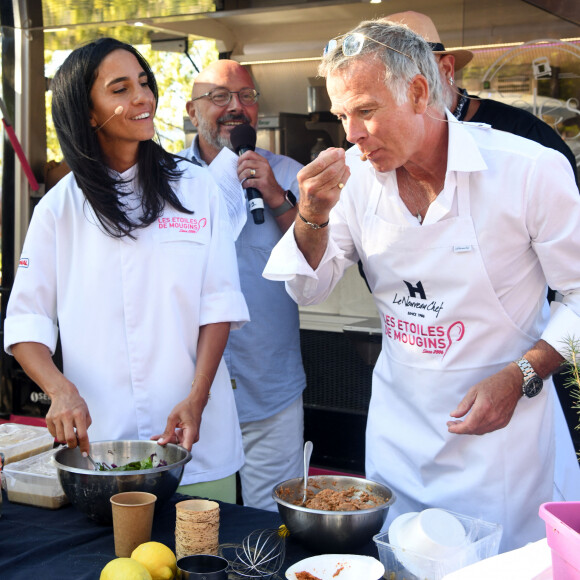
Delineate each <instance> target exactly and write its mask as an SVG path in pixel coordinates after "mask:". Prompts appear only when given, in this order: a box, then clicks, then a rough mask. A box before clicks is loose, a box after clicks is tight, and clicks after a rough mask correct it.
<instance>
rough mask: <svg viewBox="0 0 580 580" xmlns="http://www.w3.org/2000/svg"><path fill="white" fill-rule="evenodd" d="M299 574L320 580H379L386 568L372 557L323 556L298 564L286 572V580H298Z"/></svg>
mask: <svg viewBox="0 0 580 580" xmlns="http://www.w3.org/2000/svg"><path fill="white" fill-rule="evenodd" d="M298 572H309V573H310V574H312V575H313V576H317V577H318V578H320V580H337V579H340V580H362V579H363V578H364V580H379V578H382V577H383V574H384V573H385V567H384V566H383V565H382V564H381V562H379V561H378V560H377V559H376V558H372V557H371V556H358V555H356V554H323V555H321V556H313V557H312V558H306V559H305V560H301V561H300V562H296V564H294V565H292V566H290V568H288V570H286V578H287V579H288V580H296V574H298Z"/></svg>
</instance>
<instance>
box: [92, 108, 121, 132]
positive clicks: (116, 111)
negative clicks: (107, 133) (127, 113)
mask: <svg viewBox="0 0 580 580" xmlns="http://www.w3.org/2000/svg"><path fill="white" fill-rule="evenodd" d="M122 112H123V105H119V106H118V107H117V108H116V109H115V112H114V113H113V114H112V115H111V116H110V117H109V118H108V119H107V120H106V121H105V122H104V123H103V124H102V125H101V126H100V127H97V128H96V130H95V132H96V131H100V130H101V129H102V128H103V127H104V126H105V125H106V124H107V123H108V122H109V121H110V120H111V119H112V118H113V117H116V116H117V115H120V114H121V113H122Z"/></svg>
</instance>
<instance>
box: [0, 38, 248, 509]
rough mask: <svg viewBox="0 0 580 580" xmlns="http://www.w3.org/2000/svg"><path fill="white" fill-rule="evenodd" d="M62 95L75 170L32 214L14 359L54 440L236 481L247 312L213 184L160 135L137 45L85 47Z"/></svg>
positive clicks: (13, 334) (106, 42) (58, 83)
mask: <svg viewBox="0 0 580 580" xmlns="http://www.w3.org/2000/svg"><path fill="white" fill-rule="evenodd" d="M52 91H53V106H52V108H53V119H54V123H55V127H56V131H57V135H58V138H59V141H60V144H61V147H62V150H63V153H64V158H65V161H66V163H67V164H68V165H69V167H70V168H71V170H72V172H71V173H70V174H68V175H67V176H66V177H64V178H63V179H62V180H61V181H60V182H59V183H58V184H57V185H56V186H55V187H54V188H53V189H51V190H50V191H49V192H48V193H47V194H46V196H45V197H44V198H43V199H42V200H41V201H40V202H39V204H38V205H37V207H36V209H35V211H34V215H33V217H32V220H31V223H30V227H29V230H28V233H27V236H26V241H25V243H24V247H23V251H22V257H21V260H20V267H19V269H18V273H17V276H16V279H15V283H14V288H13V291H12V294H11V297H10V302H9V305H8V311H7V317H6V323H5V333H4V334H5V348H6V350H7V352H9V353H11V354H13V355H14V356H15V358H16V359H17V360H18V362H19V363H20V364H21V365H22V367H23V369H24V370H25V371H26V373H27V374H28V375H29V376H30V377H31V378H32V380H34V381H35V382H36V383H37V384H38V385H39V386H40V388H41V389H42V390H43V391H44V392H45V393H46V394H47V395H48V396H49V397H50V399H51V406H50V409H49V411H48V414H47V416H46V422H47V425H48V428H49V429H50V431H51V433H52V434H53V435H54V436H55V437H56V439H57V440H58V441H66V442H67V444H68V445H69V446H70V447H75V446H76V445H77V441H78V444H79V446H80V449H81V451H82V452H84V453H86V452H88V451H89V436H90V439H91V440H93V441H96V440H107V439H156V440H158V441H159V443H162V444H163V443H168V442H177V443H180V444H181V445H183V446H184V447H186V448H188V449H191V450H192V456H193V459H192V461H191V462H190V463H189V464H188V465H187V466H186V470H185V473H184V477H183V480H182V483H183V484H192V483H198V482H207V481H215V480H218V479H222V478H230V479H231V477H232V476H233V474H234V473H235V472H236V471H237V469H238V468H239V467H240V466H241V464H242V462H243V453H242V448H241V442H240V434H239V427H238V421H237V417H236V410H235V402H234V398H233V394H232V390H231V384H230V381H229V376H228V373H227V369H226V367H225V364H224V363H223V361H222V353H223V349H224V346H225V344H226V341H227V337H228V333H229V330H230V325H231V327H232V328H235V327H238V326H240V325H241V324H243V323H244V322H245V321H246V320H248V312H247V308H246V304H245V301H244V298H243V295H242V294H241V292H240V287H239V279H238V269H237V263H236V256H235V249H234V244H233V239H232V234H231V231H230V226H229V223H228V221H227V216H226V211H225V207H223V202H222V201H221V197H220V194H219V191H218V189H217V186H216V184H215V182H213V180H212V178H211V176H210V175H209V172H207V171H206V170H203V169H201V168H198V167H195V166H193V165H192V164H190V163H188V162H187V161H184V160H181V159H180V158H177V157H175V156H173V155H171V154H169V153H168V152H166V151H165V150H164V149H163V148H162V147H161V146H160V145H159V144H158V143H156V142H155V141H154V140H153V137H154V136H155V128H154V125H153V117H154V114H155V110H156V107H157V85H156V83H155V79H154V76H153V73H152V72H151V69H150V68H149V65H148V64H147V62H146V61H145V59H144V58H143V57H142V56H141V55H140V54H139V52H138V51H137V50H136V49H135V48H133V47H132V46H130V45H127V44H125V43H122V42H120V41H118V40H114V39H111V38H101V39H99V40H97V41H95V42H92V43H90V44H87V45H85V46H82V47H80V48H78V49H76V50H75V51H73V52H72V53H71V54H70V56H69V57H68V58H67V59H66V61H65V62H64V63H63V65H62V66H61V68H60V69H59V71H58V72H57V74H56V75H55V78H54V80H53V83H52ZM59 336H60V341H61V345H62V353H63V372H62V373H61V372H60V370H59V369H58V368H57V367H56V366H55V364H54V363H53V360H52V358H51V355H52V354H53V353H54V351H55V348H56V344H57V339H58V337H59ZM210 388H211V396H210ZM202 412H203V422H202ZM194 443H195V445H194ZM229 499H233V498H232V497H231V495H230V496H229Z"/></svg>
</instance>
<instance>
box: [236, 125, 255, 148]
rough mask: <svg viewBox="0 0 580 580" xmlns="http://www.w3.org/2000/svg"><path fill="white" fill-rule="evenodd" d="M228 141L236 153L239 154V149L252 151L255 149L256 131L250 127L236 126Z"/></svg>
mask: <svg viewBox="0 0 580 580" xmlns="http://www.w3.org/2000/svg"><path fill="white" fill-rule="evenodd" d="M230 141H231V143H232V147H233V148H234V151H235V152H236V153H239V151H240V149H251V150H252V151H253V150H254V149H255V148H256V131H255V130H254V127H252V126H251V125H247V124H244V125H237V126H236V127H234V128H233V129H232V132H231V133H230Z"/></svg>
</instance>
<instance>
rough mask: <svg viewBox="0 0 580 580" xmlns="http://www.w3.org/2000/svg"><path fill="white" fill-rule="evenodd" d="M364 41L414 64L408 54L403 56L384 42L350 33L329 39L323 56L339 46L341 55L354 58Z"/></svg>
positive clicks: (357, 33) (360, 34)
mask: <svg viewBox="0 0 580 580" xmlns="http://www.w3.org/2000/svg"><path fill="white" fill-rule="evenodd" d="M365 40H370V41H372V42H376V43H377V44H380V45H381V46H384V47H385V48H388V49H389V50H392V51H393V52H397V53H398V54H402V55H403V56H406V57H407V58H408V59H409V60H410V61H412V62H414V61H413V59H412V58H411V57H410V56H409V55H408V54H405V53H404V52H401V51H400V50H397V49H396V48H393V47H392V46H389V45H388V44H385V43H384V42H380V41H378V40H375V39H374V38H371V37H370V36H365V35H364V34H362V33H360V32H352V33H351V34H345V35H342V36H337V37H336V38H331V39H330V40H329V41H328V44H327V45H326V47H325V48H324V56H326V55H327V54H328V53H329V52H331V51H332V50H334V49H335V48H338V47H339V46H340V47H341V48H342V54H344V56H356V55H357V54H360V52H361V50H362V49H363V46H364V44H365Z"/></svg>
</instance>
